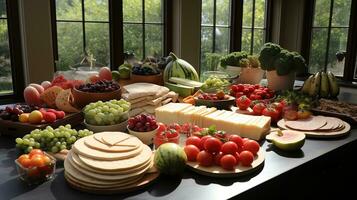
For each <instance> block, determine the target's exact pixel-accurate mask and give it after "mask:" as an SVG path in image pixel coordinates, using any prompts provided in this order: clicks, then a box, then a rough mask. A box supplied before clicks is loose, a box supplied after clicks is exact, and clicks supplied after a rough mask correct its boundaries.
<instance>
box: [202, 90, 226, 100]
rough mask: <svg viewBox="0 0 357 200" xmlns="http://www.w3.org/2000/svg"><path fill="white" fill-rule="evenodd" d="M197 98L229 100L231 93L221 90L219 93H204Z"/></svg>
mask: <svg viewBox="0 0 357 200" xmlns="http://www.w3.org/2000/svg"><path fill="white" fill-rule="evenodd" d="M197 98H198V99H203V100H228V99H229V95H226V94H224V92H223V91H219V92H217V93H202V94H200V95H198V97H197Z"/></svg>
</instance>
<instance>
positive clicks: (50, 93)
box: [41, 86, 63, 108]
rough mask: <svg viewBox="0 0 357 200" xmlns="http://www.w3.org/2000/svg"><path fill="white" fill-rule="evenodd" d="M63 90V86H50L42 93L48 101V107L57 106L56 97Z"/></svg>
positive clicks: (42, 97)
mask: <svg viewBox="0 0 357 200" xmlns="http://www.w3.org/2000/svg"><path fill="white" fill-rule="evenodd" d="M61 91H63V89H62V88H61V87H58V86H53V87H50V88H48V89H47V90H45V91H44V92H43V93H42V94H41V99H42V101H44V102H45V103H46V105H47V106H48V107H50V108H56V98H57V95H58V94H59V93H60V92H61Z"/></svg>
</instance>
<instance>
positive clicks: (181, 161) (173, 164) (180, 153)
mask: <svg viewBox="0 0 357 200" xmlns="http://www.w3.org/2000/svg"><path fill="white" fill-rule="evenodd" d="M186 162H187V156H186V154H185V151H184V150H183V148H182V147H180V146H179V145H178V144H175V143H165V144H162V145H161V146H160V147H159V148H158V149H157V150H156V151H155V156H154V164H155V167H156V168H157V169H158V170H159V171H160V172H161V173H163V174H166V175H171V176H173V175H178V174H182V172H183V171H184V169H185V167H186Z"/></svg>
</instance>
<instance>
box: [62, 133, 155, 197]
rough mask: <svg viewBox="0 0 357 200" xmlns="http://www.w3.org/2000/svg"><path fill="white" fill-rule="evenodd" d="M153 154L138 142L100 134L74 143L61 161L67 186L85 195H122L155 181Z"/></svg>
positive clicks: (123, 134) (115, 134) (121, 134)
mask: <svg viewBox="0 0 357 200" xmlns="http://www.w3.org/2000/svg"><path fill="white" fill-rule="evenodd" d="M152 157H153V152H152V151H151V149H150V147H148V146H147V145H145V144H143V143H142V142H141V141H140V140H139V139H138V138H136V137H133V136H131V135H128V134H126V133H121V132H101V133H96V134H94V135H90V136H87V137H84V138H81V139H79V140H77V141H76V142H75V143H74V144H73V148H72V149H71V150H70V151H69V153H68V155H67V158H66V159H65V161H64V177H65V179H66V181H67V183H68V184H69V185H70V186H71V187H73V188H75V189H79V190H81V191H85V192H89V193H101V194H112V193H120V192H121V193H123V192H127V191H128V189H130V191H132V190H135V189H136V188H137V187H138V186H139V187H140V188H142V187H143V186H145V185H146V184H148V183H150V182H151V181H152V180H154V179H155V178H157V177H158V175H159V173H157V171H156V170H155V169H154V168H152V166H153V162H152Z"/></svg>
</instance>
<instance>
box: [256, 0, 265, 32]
mask: <svg viewBox="0 0 357 200" xmlns="http://www.w3.org/2000/svg"><path fill="white" fill-rule="evenodd" d="M264 18H265V0H256V1H255V18H254V26H255V27H265V23H264Z"/></svg>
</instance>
